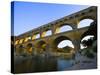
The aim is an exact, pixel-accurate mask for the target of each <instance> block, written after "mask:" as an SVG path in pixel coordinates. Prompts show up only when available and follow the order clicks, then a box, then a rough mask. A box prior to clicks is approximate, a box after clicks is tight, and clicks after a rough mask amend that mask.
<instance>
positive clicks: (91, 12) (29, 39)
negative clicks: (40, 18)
mask: <svg viewBox="0 0 100 75" xmlns="http://www.w3.org/2000/svg"><path fill="white" fill-rule="evenodd" d="M83 19H93V20H96V19H97V7H95V6H92V7H89V8H87V9H84V10H82V11H79V12H76V13H74V14H71V15H68V16H65V17H63V18H61V19H58V20H55V21H53V22H50V23H48V24H45V25H42V26H40V27H38V28H36V29H33V30H30V31H28V32H26V33H24V34H21V35H19V36H17V37H16V38H15V48H16V49H15V50H16V53H20V52H28V53H32V52H35V53H41V52H42V51H45V52H51V53H57V51H58V48H57V45H58V43H59V42H61V41H62V40H70V41H72V43H73V45H74V48H73V49H72V51H71V52H70V53H67V54H73V53H75V51H77V50H79V49H80V40H81V36H82V34H84V32H86V31H87V30H88V28H89V27H84V28H78V23H79V22H80V21H81V20H83ZM64 25H69V26H71V27H72V30H70V31H65V32H62V33H58V31H59V28H60V27H62V26H64ZM48 30H51V31H52V35H49V36H45V33H46V32H47V31H48ZM37 34H40V38H36V35H37ZM20 48H21V51H20ZM22 50H23V51H22Z"/></svg>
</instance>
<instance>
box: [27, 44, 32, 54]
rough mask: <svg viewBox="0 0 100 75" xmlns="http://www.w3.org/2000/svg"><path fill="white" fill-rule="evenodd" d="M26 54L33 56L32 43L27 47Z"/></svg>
mask: <svg viewBox="0 0 100 75" xmlns="http://www.w3.org/2000/svg"><path fill="white" fill-rule="evenodd" d="M26 52H27V53H29V54H32V52H33V44H32V43H28V44H27V45H26Z"/></svg>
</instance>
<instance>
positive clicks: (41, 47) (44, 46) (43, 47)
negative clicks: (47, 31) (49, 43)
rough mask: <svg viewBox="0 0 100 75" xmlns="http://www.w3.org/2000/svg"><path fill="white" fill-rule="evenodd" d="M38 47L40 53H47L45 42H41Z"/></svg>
mask: <svg viewBox="0 0 100 75" xmlns="http://www.w3.org/2000/svg"><path fill="white" fill-rule="evenodd" d="M37 47H38V49H39V50H38V51H39V53H43V52H45V51H46V42H45V41H39V42H38V43H37Z"/></svg>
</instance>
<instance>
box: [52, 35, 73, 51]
mask: <svg viewBox="0 0 100 75" xmlns="http://www.w3.org/2000/svg"><path fill="white" fill-rule="evenodd" d="M54 45H55V48H56V49H57V51H58V52H68V53H69V52H70V51H72V50H73V49H74V45H73V43H72V41H71V40H70V39H69V38H68V37H65V36H60V37H58V38H56V39H55V41H54Z"/></svg>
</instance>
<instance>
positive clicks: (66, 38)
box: [52, 36, 74, 51]
mask: <svg viewBox="0 0 100 75" xmlns="http://www.w3.org/2000/svg"><path fill="white" fill-rule="evenodd" d="M63 40H70V41H71V42H72V44H73V45H74V42H73V41H72V40H71V39H70V38H68V37H67V36H59V37H57V38H55V39H54V40H53V43H52V45H53V49H54V50H55V51H58V50H59V49H58V48H57V45H58V44H59V43H60V42H61V41H63ZM73 50H74V48H73Z"/></svg>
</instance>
